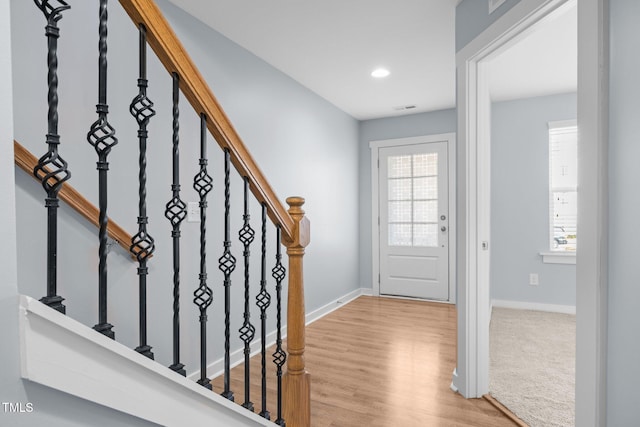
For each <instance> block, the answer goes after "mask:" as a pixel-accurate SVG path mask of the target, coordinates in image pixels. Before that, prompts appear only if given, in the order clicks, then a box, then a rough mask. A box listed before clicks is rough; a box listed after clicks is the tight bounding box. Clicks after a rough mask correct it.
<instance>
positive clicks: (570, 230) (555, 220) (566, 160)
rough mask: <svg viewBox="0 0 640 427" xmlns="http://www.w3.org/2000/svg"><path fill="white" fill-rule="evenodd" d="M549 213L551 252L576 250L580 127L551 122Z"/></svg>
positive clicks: (571, 122) (573, 123)
mask: <svg viewBox="0 0 640 427" xmlns="http://www.w3.org/2000/svg"><path fill="white" fill-rule="evenodd" d="M549 201H550V203H549V214H550V220H549V225H550V239H549V241H550V248H551V250H552V251H565V252H575V250H576V242H577V217H578V127H577V123H576V121H575V120H570V121H562V122H550V123H549Z"/></svg>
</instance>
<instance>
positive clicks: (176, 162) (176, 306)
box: [164, 73, 187, 376]
mask: <svg viewBox="0 0 640 427" xmlns="http://www.w3.org/2000/svg"><path fill="white" fill-rule="evenodd" d="M172 77H173V184H171V191H172V192H173V197H172V198H171V200H169V202H168V203H167V205H166V209H165V212H164V216H165V217H166V218H167V219H168V220H169V222H171V226H172V231H171V237H172V238H173V364H172V365H171V366H169V368H170V369H172V370H173V371H175V372H177V373H179V374H180V375H182V376H186V375H187V372H186V370H185V369H184V365H183V364H182V363H180V224H181V223H182V221H183V220H184V219H185V217H186V216H187V205H186V204H185V203H184V202H183V201H182V200H181V199H180V150H179V143H180V138H179V134H178V131H179V130H180V123H179V121H178V119H179V118H180V110H179V109H178V101H179V100H180V79H179V77H178V74H177V73H173V75H172Z"/></svg>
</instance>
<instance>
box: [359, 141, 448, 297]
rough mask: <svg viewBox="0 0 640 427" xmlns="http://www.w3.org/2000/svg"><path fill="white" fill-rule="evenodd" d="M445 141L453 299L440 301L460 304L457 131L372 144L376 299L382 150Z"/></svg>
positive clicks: (372, 229)
mask: <svg viewBox="0 0 640 427" xmlns="http://www.w3.org/2000/svg"><path fill="white" fill-rule="evenodd" d="M432 142H445V143H446V146H447V168H448V175H449V176H448V180H449V186H448V187H449V254H448V256H449V299H448V300H447V301H439V302H444V303H449V304H455V303H456V262H455V256H456V239H457V236H456V218H457V216H456V134H455V132H450V133H440V134H435V135H422V136H412V137H408V138H395V139H383V140H378V141H370V142H369V149H370V150H371V282H372V283H371V288H372V290H373V295H374V296H380V280H379V277H380V225H379V224H378V218H379V211H380V200H379V197H378V195H379V188H378V187H379V186H378V179H379V169H378V160H379V149H380V148H387V147H397V146H402V145H417V144H429V143H432Z"/></svg>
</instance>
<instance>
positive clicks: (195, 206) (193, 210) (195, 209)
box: [187, 202, 200, 222]
mask: <svg viewBox="0 0 640 427" xmlns="http://www.w3.org/2000/svg"><path fill="white" fill-rule="evenodd" d="M187 222H200V203H198V202H188V203H187Z"/></svg>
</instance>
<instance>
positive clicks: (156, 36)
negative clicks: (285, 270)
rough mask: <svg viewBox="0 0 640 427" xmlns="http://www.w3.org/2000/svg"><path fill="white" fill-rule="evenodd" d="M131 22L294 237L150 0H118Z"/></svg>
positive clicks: (285, 215)
mask: <svg viewBox="0 0 640 427" xmlns="http://www.w3.org/2000/svg"><path fill="white" fill-rule="evenodd" d="M120 4H121V5H122V7H123V8H124V9H125V11H126V12H127V13H128V14H129V17H131V19H132V20H133V22H134V24H136V26H137V25H140V24H142V25H144V26H145V28H146V30H147V41H148V43H149V46H151V48H152V49H153V50H154V52H155V53H156V55H157V56H158V59H160V62H162V64H163V65H164V67H165V68H166V69H167V71H168V72H169V73H170V74H171V73H174V72H175V73H178V75H179V76H180V89H181V90H182V93H184V95H185V97H186V98H187V100H188V101H189V102H190V103H191V105H192V107H193V108H194V110H195V111H196V112H197V113H198V114H201V113H204V114H205V115H206V117H207V127H208V129H209V132H211V134H212V135H213V136H214V138H215V140H216V141H217V142H218V145H220V147H221V148H222V149H225V148H226V149H229V152H230V154H231V162H232V163H233V165H234V166H235V167H236V169H237V170H238V172H239V173H240V174H241V175H242V176H246V177H247V178H248V179H249V185H250V188H251V192H252V193H253V194H254V196H255V197H256V198H257V199H258V201H259V202H260V203H265V204H266V205H267V213H268V215H269V218H270V219H271V221H273V223H274V224H276V225H280V227H281V228H282V233H283V237H285V238H288V239H290V240H291V239H293V238H294V227H295V224H294V221H293V219H292V218H291V216H290V215H289V213H288V212H287V209H286V208H285V207H284V205H283V204H282V203H281V202H280V200H279V199H278V198H277V197H276V194H275V192H274V191H273V189H272V188H271V185H269V182H268V181H267V180H266V178H265V177H264V175H263V174H262V172H261V171H260V168H258V165H257V164H256V162H255V161H254V160H253V157H251V154H249V151H248V150H247V148H246V147H245V145H244V143H243V142H242V140H241V139H240V137H239V136H238V133H237V132H236V130H235V129H234V128H233V126H232V125H231V122H230V121H229V119H228V118H227V115H226V114H225V112H224V111H223V110H222V108H221V107H220V104H219V103H218V101H217V100H216V98H215V96H214V95H213V92H212V91H211V89H210V88H209V85H208V84H207V82H206V81H205V80H204V78H203V77H202V75H201V74H200V71H198V68H197V67H196V66H195V64H194V62H193V61H192V60H191V57H190V56H189V54H188V53H187V51H186V50H185V48H184V46H183V45H182V43H181V42H180V40H179V39H178V37H177V36H176V34H175V32H174V31H173V29H172V28H171V26H170V25H169V23H168V22H167V20H166V19H165V17H164V15H163V14H162V12H161V11H160V9H159V8H158V6H157V5H156V4H155V2H154V1H153V0H120Z"/></svg>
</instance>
